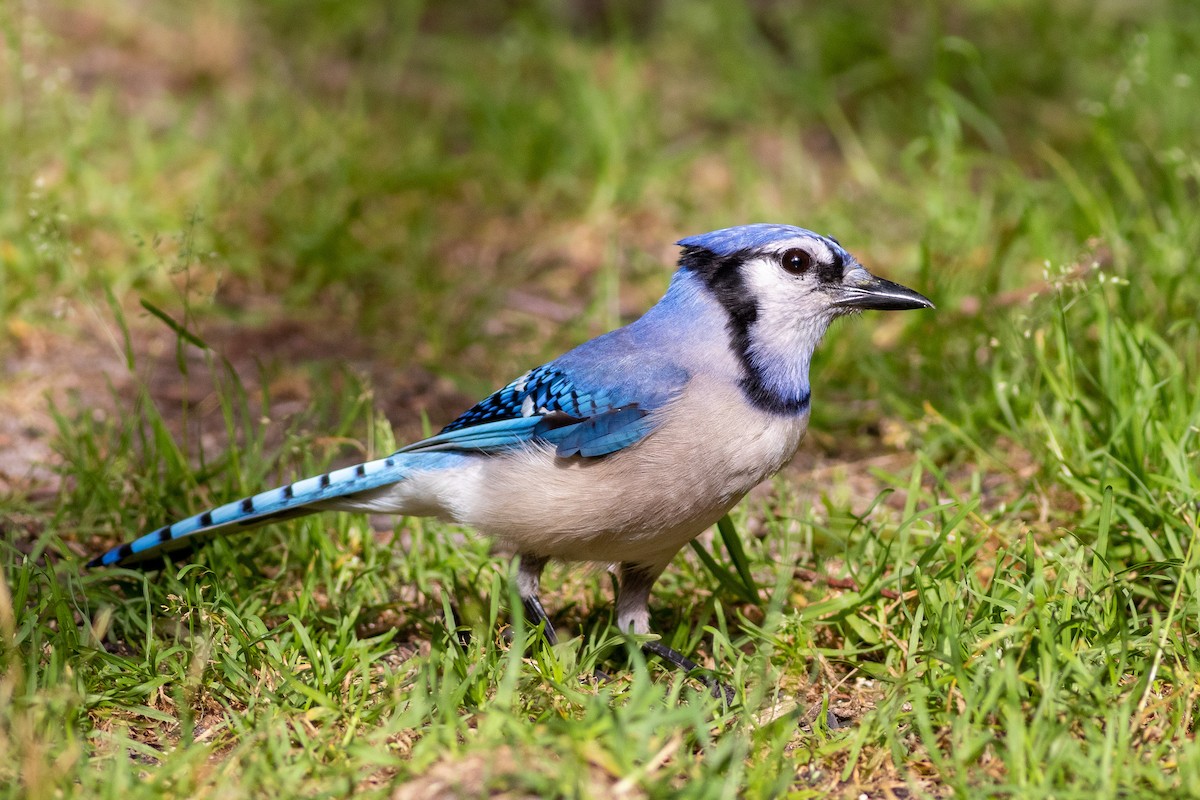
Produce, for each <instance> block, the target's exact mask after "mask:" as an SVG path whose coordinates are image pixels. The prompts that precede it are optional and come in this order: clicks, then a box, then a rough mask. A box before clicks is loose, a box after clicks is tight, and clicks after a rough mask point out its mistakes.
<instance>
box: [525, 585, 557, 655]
mask: <svg viewBox="0 0 1200 800" xmlns="http://www.w3.org/2000/svg"><path fill="white" fill-rule="evenodd" d="M521 602H522V604H523V605H524V606H525V616H526V617H527V618H528V622H529V624H530V625H537V624H538V623H539V622H540V623H542V636H544V637H545V638H546V644H551V645H554V644H558V634H557V633H555V632H554V625H553V624H551V622H550V617H549V616H547V614H546V609H545V608H543V607H542V601H541V600H539V599H538V598H537V595H534V596H532V597H523V598H521Z"/></svg>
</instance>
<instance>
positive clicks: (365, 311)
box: [0, 0, 1200, 800]
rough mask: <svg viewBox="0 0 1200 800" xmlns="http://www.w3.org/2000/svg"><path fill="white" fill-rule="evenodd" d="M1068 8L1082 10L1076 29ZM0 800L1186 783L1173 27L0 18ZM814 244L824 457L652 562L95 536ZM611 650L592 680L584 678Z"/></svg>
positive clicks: (576, 9)
mask: <svg viewBox="0 0 1200 800" xmlns="http://www.w3.org/2000/svg"><path fill="white" fill-rule="evenodd" d="M1066 32H1069V35H1067V33H1066ZM0 33H2V34H3V36H2V37H0V42H2V43H0V141H3V142H4V147H3V148H2V149H0V150H2V152H0V174H2V176H3V180H0V311H2V313H3V326H2V327H0V361H2V363H3V365H4V369H3V371H2V372H0V526H2V529H3V531H4V536H3V541H2V543H0V564H2V565H3V566H2V570H0V698H3V700H2V702H0V752H4V753H5V754H6V755H7V757H6V758H4V759H0V793H2V794H3V795H4V796H13V797H18V796H20V797H62V796H84V797H96V796H114V797H115V796H121V797H122V798H123V800H127V799H128V798H130V797H134V796H142V795H145V796H154V797H158V796H164V795H166V796H176V795H187V796H190V797H195V796H201V797H202V796H220V797H241V796H247V797H249V796H263V795H270V796H286V797H291V796H304V797H307V796H313V797H316V796H343V795H350V794H355V795H356V796H357V795H363V796H372V797H395V798H408V797H455V796H481V795H488V796H497V797H545V796H580V797H660V796H664V797H665V796H671V797H733V796H748V797H755V796H780V795H783V796H789V797H824V796H836V797H854V798H858V797H862V796H867V797H872V798H874V797H924V796H958V797H972V798H974V797H1000V796H1004V797H1059V798H1062V797H1088V798H1095V797H1118V796H1120V797H1133V796H1156V797H1157V796H1180V797H1183V796H1195V795H1196V789H1195V788H1194V787H1196V786H1200V748H1198V747H1197V745H1196V742H1195V724H1196V719H1197V697H1198V695H1197V690H1196V686H1197V680H1196V676H1197V675H1198V674H1200V669H1198V666H1200V665H1198V664H1197V658H1196V653H1197V652H1200V650H1198V649H1197V636H1198V634H1197V630H1198V629H1200V604H1198V602H1197V598H1198V597H1200V593H1198V592H1197V577H1196V575H1197V573H1196V569H1197V562H1198V561H1200V553H1198V552H1197V548H1196V541H1197V533H1198V522H1197V516H1198V514H1200V500H1198V498H1200V478H1198V477H1197V465H1198V464H1200V449H1198V447H1200V445H1198V444H1197V442H1198V431H1200V399H1198V397H1200V396H1198V395H1197V393H1196V391H1195V387H1196V386H1197V381H1198V380H1200V378H1198V376H1200V324H1198V323H1197V319H1196V315H1195V308H1196V306H1197V302H1198V301H1200V290H1198V289H1197V285H1196V283H1195V281H1194V280H1192V279H1191V275H1192V272H1193V270H1192V265H1193V264H1194V262H1195V257H1196V253H1197V252H1200V222H1198V221H1197V217H1196V215H1195V213H1194V208H1195V204H1196V200H1197V197H1198V195H1200V188H1198V187H1200V155H1198V153H1197V150H1196V146H1195V130H1196V123H1197V120H1196V113H1197V112H1196V110H1195V109H1197V108H1200V102H1197V98H1196V96H1195V95H1196V92H1197V91H1200V86H1198V84H1197V80H1198V79H1200V61H1198V60H1197V53H1200V47H1197V42H1198V41H1200V26H1198V24H1197V20H1196V18H1195V14H1194V12H1193V10H1192V9H1191V5H1190V4H1189V3H1186V2H1167V1H1166V0H1160V1H1156V2H1144V3H1138V4H1103V3H1101V4H1096V3H1082V2H1080V3H1075V2H1066V3H1056V4H1033V3H1015V4H1009V5H1006V6H1004V7H1003V8H1001V7H997V6H995V4H991V3H983V2H968V3H949V2H946V3H930V4H925V5H923V6H921V7H919V8H917V7H895V8H893V7H885V6H881V5H879V4H875V3H867V2H861V3H858V2H853V3H850V4H849V5H846V4H842V5H837V6H815V5H812V4H790V3H782V2H781V3H773V2H761V3H746V4H740V3H718V2H713V3H682V2H671V1H669V0H664V1H663V2H656V3H645V4H630V3H625V2H620V1H619V0H616V1H613V2H586V1H585V0H575V1H573V2H568V3H564V4H559V5H555V6H538V5H536V4H526V3H509V4H504V5H502V6H495V7H476V8H470V9H467V8H464V9H462V10H460V9H459V8H458V7H456V6H431V7H423V6H422V5H420V4H408V3H399V4H396V3H378V4H376V3H358V4H336V3H334V4H331V3H323V2H301V3H295V4H288V5H287V6H282V5H272V4H246V3H241V2H237V1H236V0H221V2H217V3H212V4H206V5H204V6H203V7H194V8H193V7H188V6H182V7H181V6H178V5H177V4H168V3H161V2H157V0H139V2H136V3H116V2H109V0H99V2H96V3H91V4H88V5H87V6H86V7H84V6H80V5H76V4H71V3H67V2H39V3H24V4H9V5H6V6H0ZM763 220H777V221H784V222H792V223H798V224H802V225H804V226H806V227H810V228H813V229H815V230H818V231H821V232H825V233H832V234H833V235H835V236H837V237H838V239H839V240H840V241H841V242H842V244H843V245H845V246H846V247H847V248H848V249H849V250H851V251H852V252H854V253H855V254H856V255H857V256H858V257H859V258H860V259H861V260H862V261H863V262H864V263H865V264H867V265H868V266H869V267H870V268H872V269H873V270H874V271H876V272H878V273H880V274H883V275H885V276H886V277H889V278H891V279H894V280H897V281H900V282H902V283H904V284H906V285H911V286H914V287H915V288H917V289H918V290H920V291H921V292H922V293H924V294H926V295H928V296H929V297H931V298H933V300H934V301H935V303H936V304H937V306H938V309H937V311H936V312H933V313H928V314H925V313H922V314H895V315H884V314H866V315H863V316H862V317H861V318H857V319H853V320H848V321H845V322H843V323H840V324H838V325H837V326H835V328H834V329H833V330H832V331H831V332H830V334H829V336H828V337H827V341H826V342H825V343H824V344H823V345H822V347H821V349H820V351H819V354H818V358H817V362H816V364H815V365H814V376H813V378H814V386H815V389H816V391H815V401H814V412H813V419H812V425H811V429H810V434H809V436H808V438H807V440H806V442H805V443H804V445H803V447H802V449H801V451H800V453H799V454H798V456H797V458H796V460H795V462H794V463H793V464H792V465H791V466H790V467H788V468H787V469H786V470H785V471H784V472H783V473H781V475H780V476H778V477H777V478H775V479H774V480H772V481H770V482H768V483H766V484H764V485H763V486H761V487H759V488H758V489H757V490H755V492H754V493H753V494H752V495H751V496H750V497H749V498H748V499H747V501H746V502H744V503H743V504H742V505H740V506H739V507H738V509H736V510H735V512H734V513H733V515H732V517H731V520H730V521H729V523H728V524H726V525H725V526H724V527H723V529H722V530H721V531H719V532H718V531H711V532H708V533H706V534H705V535H704V536H702V537H701V539H700V540H699V542H698V547H697V548H695V549H690V550H685V552H683V553H681V554H680V556H679V557H678V558H677V559H676V561H675V563H673V564H672V566H671V568H670V569H669V570H668V571H667V573H666V574H665V575H664V576H663V579H662V580H661V581H660V583H659V584H658V585H657V586H656V588H655V592H654V596H653V601H652V610H653V626H654V630H655V631H657V632H659V633H660V634H661V635H662V636H663V638H664V639H665V640H666V641H667V643H668V644H671V645H672V646H673V647H676V648H677V649H680V650H682V651H684V652H687V653H689V654H691V655H693V656H694V657H695V658H696V659H697V660H698V661H699V662H700V663H701V665H702V666H703V667H705V668H706V669H709V670H712V671H714V672H715V673H716V674H717V675H718V676H720V677H721V679H722V680H724V681H725V682H726V683H727V684H729V685H730V686H732V687H733V688H734V689H735V690H736V693H737V700H736V702H735V703H734V704H732V705H731V706H726V705H724V704H722V703H721V702H719V701H718V700H717V699H716V698H713V697H712V696H710V694H709V693H708V692H706V691H705V689H704V687H703V686H702V684H701V683H700V682H699V681H697V680H695V679H690V678H687V677H685V676H681V675H675V674H673V673H672V672H670V671H669V670H667V669H665V668H664V667H663V666H662V665H661V664H659V663H657V662H653V661H652V662H651V663H649V664H646V663H643V662H642V661H641V659H640V658H638V657H637V656H636V651H631V650H630V649H629V648H627V646H626V643H625V642H624V640H623V639H622V638H621V637H620V636H619V635H618V634H616V633H615V632H614V631H613V629H612V627H611V625H610V624H609V623H610V619H609V613H610V598H611V591H612V580H611V578H610V577H609V575H608V574H607V573H606V572H605V571H604V570H603V569H602V568H601V569H594V570H590V571H589V570H582V571H580V570H568V569H566V568H554V569H552V570H551V571H550V573H549V574H548V576H547V587H548V592H547V599H548V605H550V606H551V607H552V615H553V616H554V619H555V621H556V624H557V625H558V626H559V630H560V631H561V632H564V633H565V634H566V636H565V637H564V638H567V641H564V642H562V643H561V644H559V645H557V646H556V647H553V648H550V647H546V646H544V645H543V644H542V643H540V641H537V640H535V639H534V638H532V637H531V636H530V634H529V631H528V629H527V628H526V626H524V625H523V624H521V621H520V619H519V616H520V605H519V603H516V602H514V597H513V596H512V594H511V588H510V587H511V581H509V580H508V578H509V566H508V564H507V562H506V561H505V560H504V559H503V558H501V557H499V554H496V553H493V552H492V551H491V550H490V548H489V546H488V544H487V543H486V542H481V541H479V540H478V539H477V538H476V537H474V536H472V535H470V534H469V532H466V531H463V530H459V529H455V528H452V527H448V526H444V525H439V524H434V523H428V522H422V521H419V520H393V519H388V518H371V519H362V518H356V517H354V516H351V515H327V516H320V517H312V518H307V519H305V520H301V521H295V522H292V523H288V524H286V525H276V526H271V527H269V528H267V529H265V530H264V531H261V532H258V533H254V534H250V535H248V536H246V537H242V538H239V539H234V540H230V541H229V542H226V543H219V544H216V545H214V546H212V547H211V548H208V549H207V550H206V551H205V552H203V553H201V554H200V555H199V556H198V559H197V562H196V563H195V564H178V565H174V566H172V567H171V568H169V569H167V570H164V571H162V572H157V573H150V574H148V575H146V574H142V573H136V572H108V573H101V572H96V571H87V570H85V569H84V568H83V563H84V562H85V561H86V559H87V558H88V557H90V556H91V555H93V554H95V553H96V552H97V551H99V550H100V549H102V548H105V547H108V546H111V545H113V544H115V543H117V542H120V541H124V540H127V539H128V538H129V537H131V536H133V535H135V534H137V533H139V532H142V531H144V530H147V529H150V528H152V527H156V526H158V525H160V524H163V523H164V522H167V521H169V520H171V519H173V518H177V517H180V516H183V515H186V514H190V513H195V512H197V511H200V510H202V509H203V508H205V507H208V506H209V505H211V504H214V503H218V502H225V501H228V500H230V499H233V498H236V497H240V496H243V495H244V494H247V493H250V492H253V491H257V490H259V489H262V488H264V487H265V486H268V485H273V484H274V483H275V482H278V481H283V480H287V479H289V478H294V477H301V476H303V475H307V474H314V473H316V472H318V471H320V470H323V469H326V468H327V467H328V466H329V465H330V464H347V463H353V462H354V461H356V460H358V459H361V458H363V457H369V456H371V455H377V454H381V453H384V452H387V451H389V450H390V449H391V448H393V447H394V446H396V444H397V443H403V442H405V441H410V440H412V439H413V438H416V437H418V436H420V435H421V434H422V433H423V432H426V431H428V430H431V429H436V428H437V427H440V426H441V425H442V424H444V423H445V422H447V421H449V420H450V419H451V418H453V417H454V416H455V415H456V414H457V413H458V412H460V411H462V410H463V409H465V408H466V407H468V406H469V405H471V404H472V403H473V402H474V401H475V400H476V399H478V398H479V397H481V396H482V395H483V394H485V393H486V392H488V391H490V390H492V389H494V388H495V387H496V386H499V385H502V384H503V383H505V382H507V381H508V380H510V379H511V378H512V377H514V376H515V375H518V374H520V373H521V372H523V371H524V370H525V369H527V368H529V367H530V366H533V365H536V364H538V363H541V362H542V361H544V360H546V359H548V358H550V357H553V356H554V355H556V354H557V353H559V352H562V350H563V349H565V348H567V347H570V346H571V345H573V344H574V343H577V342H579V341H582V340H584V339H586V338H588V337H589V336H593V335H596V334H598V333H601V332H603V331H605V330H608V329H610V328H612V327H614V326H616V325H618V324H621V323H623V322H625V321H628V320H630V319H633V318H634V317H636V316H637V315H638V314H639V313H640V312H641V311H642V310H644V309H645V308H646V307H647V306H648V305H649V304H650V303H652V302H653V301H654V299H655V298H656V297H657V296H659V294H660V293H661V292H662V290H663V288H664V287H665V285H666V281H667V279H668V276H669V273H670V269H671V265H672V263H673V261H674V259H675V257H676V248H675V247H674V246H673V244H672V243H673V242H674V241H675V240H676V239H678V238H680V237H681V236H685V235H688V234H694V233H698V232H701V231H704V230H709V229H713V228H717V227H722V226H726V225H730V224H736V223H741V222H750V221H763ZM597 668H599V669H602V670H603V671H604V672H605V673H607V674H609V675H610V676H611V680H609V681H599V682H598V681H596V680H595V679H594V672H595V670H596V669H597Z"/></svg>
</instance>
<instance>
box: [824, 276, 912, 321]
mask: <svg viewBox="0 0 1200 800" xmlns="http://www.w3.org/2000/svg"><path fill="white" fill-rule="evenodd" d="M836 292H837V299H835V300H834V301H833V305H834V307H835V308H848V309H849V308H857V309H862V310H864V311H867V310H873V311H907V310H908V309H913V308H933V303H931V302H929V298H927V297H925V296H924V295H922V294H919V293H917V292H914V291H913V290H912V289H909V288H908V287H907V286H901V285H900V284H898V283H892V282H891V281H886V280H884V279H883V278H877V277H875V276H874V275H872V274H871V273H869V272H867V271H866V270H854V271H853V272H851V273H850V274H849V275H847V276H846V280H845V282H844V283H843V284H842V285H841V286H840V287H839V288H838V289H837V290H836Z"/></svg>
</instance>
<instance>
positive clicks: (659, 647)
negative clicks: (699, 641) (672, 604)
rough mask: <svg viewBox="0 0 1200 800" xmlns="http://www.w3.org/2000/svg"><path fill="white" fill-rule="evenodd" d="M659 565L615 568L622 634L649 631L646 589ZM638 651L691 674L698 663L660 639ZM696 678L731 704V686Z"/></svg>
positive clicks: (656, 573) (659, 571)
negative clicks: (617, 570)
mask: <svg viewBox="0 0 1200 800" xmlns="http://www.w3.org/2000/svg"><path fill="white" fill-rule="evenodd" d="M662 571H663V568H662V567H647V566H641V565H637V564H630V563H627V562H626V563H622V564H621V567H620V571H619V580H620V590H619V591H618V593H617V627H619V628H620V629H621V630H623V631H625V632H626V633H640V634H646V633H649V632H650V605H649V603H650V589H651V587H653V586H654V582H655V581H656V580H658V576H659V575H661V574H662ZM642 652H644V653H646V654H647V655H652V656H658V657H659V658H661V659H663V660H664V661H666V662H667V663H668V664H670V665H671V666H673V667H675V669H678V670H682V671H683V672H685V673H688V674H691V673H693V672H695V671H697V670H699V669H700V665H698V664H697V663H696V662H694V661H692V660H691V659H690V658H688V657H687V656H685V655H683V654H682V653H680V652H679V651H678V650H674V649H672V648H670V647H667V646H666V645H665V644H663V643H662V642H661V641H652V642H644V643H643V644H642ZM700 681H701V682H702V683H703V684H704V685H705V686H707V687H708V689H709V691H711V692H712V695H713V697H717V698H722V697H723V698H724V699H725V702H726V703H733V700H734V697H735V695H734V692H733V689H732V688H730V687H729V686H726V685H725V684H723V683H721V682H720V681H718V680H717V679H715V678H711V677H707V676H700Z"/></svg>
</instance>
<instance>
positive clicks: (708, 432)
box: [442, 382, 808, 565]
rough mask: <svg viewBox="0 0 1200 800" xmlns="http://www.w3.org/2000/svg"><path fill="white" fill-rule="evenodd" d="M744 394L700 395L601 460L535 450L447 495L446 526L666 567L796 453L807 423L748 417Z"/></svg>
mask: <svg viewBox="0 0 1200 800" xmlns="http://www.w3.org/2000/svg"><path fill="white" fill-rule="evenodd" d="M738 391H740V390H738V389H736V388H735V387H728V386H721V385H714V386H707V387H706V386H703V385H697V382H694V383H693V385H691V386H689V387H688V392H687V394H686V396H685V397H683V398H680V399H679V400H676V401H675V403H674V406H673V407H672V408H671V409H670V410H669V412H668V413H664V414H663V422H662V424H661V426H660V427H658V428H656V429H655V430H654V431H653V432H652V433H651V434H650V435H649V436H647V437H646V438H645V439H643V440H642V441H640V442H638V443H637V444H635V445H633V446H631V447H629V448H626V449H625V450H622V451H619V452H617V453H613V454H611V455H608V456H604V457H601V458H579V457H576V458H570V459H561V458H556V457H555V456H554V454H553V450H552V449H551V448H548V447H530V448H526V449H523V450H519V451H514V452H513V453H511V454H506V455H504V456H496V457H491V458H487V459H484V460H481V463H480V465H479V468H478V469H472V470H470V473H471V474H470V478H469V479H468V480H465V481H464V480H462V478H464V477H466V476H465V475H462V474H461V473H460V475H459V476H458V478H459V480H457V481H455V482H453V484H451V485H448V486H447V493H452V494H453V495H454V497H446V496H445V495H443V497H444V498H445V500H446V501H448V502H444V503H443V504H442V505H443V507H444V508H446V509H447V510H448V511H449V512H450V513H449V516H450V517H452V518H454V519H455V520H456V521H458V522H462V523H464V524H467V525H470V526H472V527H474V528H476V529H477V530H479V531H480V532H481V533H484V534H486V535H488V536H491V537H494V538H495V539H497V540H499V541H500V542H502V543H504V544H506V545H508V546H509V547H511V548H512V549H513V550H515V551H516V552H518V553H527V554H532V555H541V556H548V557H551V558H556V559H561V560H567V561H598V562H609V563H611V562H632V563H637V564H646V565H665V564H666V563H667V562H669V561H670V560H671V558H672V557H673V556H674V555H675V553H676V552H678V550H679V548H681V547H682V546H683V545H685V544H687V543H688V542H689V541H691V540H692V539H693V538H695V537H696V536H697V535H698V534H700V533H701V532H702V531H704V530H705V529H706V528H708V527H709V526H710V525H712V524H713V523H715V522H716V521H717V520H718V519H720V518H721V516H722V515H723V514H725V512H727V511H728V510H729V509H730V508H732V507H733V506H734V505H735V504H736V503H737V502H738V501H739V500H740V499H741V498H742V497H743V496H744V495H745V494H746V492H748V491H750V489H752V488H753V487H754V486H755V485H757V484H758V483H760V482H761V481H762V480H764V479H765V478H767V477H769V476H770V475H772V474H774V473H775V472H777V471H778V470H779V469H780V468H782V467H783V466H784V465H785V464H787V462H788V461H789V460H791V458H792V456H793V455H794V454H795V452H796V448H797V447H798V446H799V444H800V440H801V438H802V437H803V436H804V431H805V428H806V427H807V425H808V414H807V413H805V414H804V415H802V416H797V417H790V418H785V417H779V416H773V415H769V414H766V413H763V412H759V411H756V410H753V409H750V408H749V407H748V406H747V404H746V403H745V402H744V401H743V400H742V398H741V397H738V396H736V393H737V392H738Z"/></svg>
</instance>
